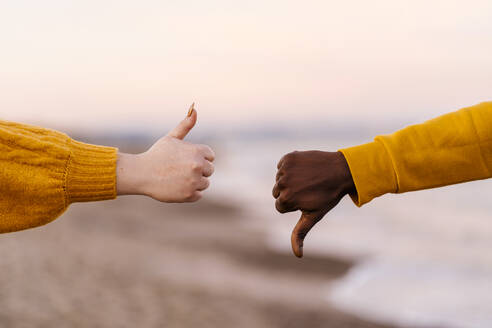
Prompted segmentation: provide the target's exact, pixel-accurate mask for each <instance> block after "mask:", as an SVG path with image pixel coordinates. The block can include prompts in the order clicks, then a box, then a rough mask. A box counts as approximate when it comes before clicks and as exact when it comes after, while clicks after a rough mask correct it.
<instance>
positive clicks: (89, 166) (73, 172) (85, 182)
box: [65, 140, 117, 204]
mask: <svg viewBox="0 0 492 328" xmlns="http://www.w3.org/2000/svg"><path fill="white" fill-rule="evenodd" d="M116 158H117V149H116V148H113V147H104V146H95V145H89V144H86V143H83V142H79V141H75V140H71V143H70V158H69V159H68V165H67V171H66V181H65V195H66V198H67V204H71V203H75V202H91V201H97V200H106V199H114V198H116Z"/></svg>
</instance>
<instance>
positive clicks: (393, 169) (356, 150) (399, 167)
mask: <svg viewBox="0 0 492 328" xmlns="http://www.w3.org/2000/svg"><path fill="white" fill-rule="evenodd" d="M340 151H341V152H342V153H343V154H344V156H345V158H346V160H347V162H348V165H349V168H350V171H351V173H352V177H353V179H354V183H355V186H356V189H357V193H356V194H353V195H351V197H352V199H353V200H354V202H355V204H356V205H358V206H362V205H363V204H365V203H367V202H369V201H371V200H372V199H373V198H375V197H378V196H381V195H383V194H386V193H403V192H407V191H413V190H421V189H427V188H435V187H441V186H445V185H450V184H456V183H460V182H466V181H472V180H479V179H486V178H490V177H491V176H492V175H491V172H492V102H485V103H482V104H479V105H476V106H473V107H468V108H463V109H461V110H458V111H456V112H453V113H449V114H446V115H443V116H440V117H438V118H435V119H433V120H430V121H427V122H425V123H423V124H417V125H413V126H409V127H406V128H404V129H402V130H400V131H398V132H396V133H394V134H391V135H385V136H378V137H376V138H375V139H374V141H373V142H370V143H367V144H364V145H360V146H356V147H351V148H346V149H341V150H340Z"/></svg>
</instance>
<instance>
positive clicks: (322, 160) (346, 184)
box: [273, 151, 355, 257]
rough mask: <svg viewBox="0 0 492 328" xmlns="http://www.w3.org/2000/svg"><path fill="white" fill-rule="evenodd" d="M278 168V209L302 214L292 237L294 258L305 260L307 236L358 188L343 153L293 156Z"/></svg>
mask: <svg viewBox="0 0 492 328" xmlns="http://www.w3.org/2000/svg"><path fill="white" fill-rule="evenodd" d="M277 168H278V172H277V177H276V183H275V186H274V187H273V197H275V198H276V201H275V207H276V208H277V210H278V211H279V212H280V213H287V212H293V211H297V210H300V211H302V214H301V218H300V219H299V221H298V222H297V225H296V226H295V228H294V230H293V231H292V236H291V243H292V250H293V252H294V254H295V255H296V256H297V257H302V255H303V243H304V238H305V237H306V235H307V233H308V232H309V231H310V230H311V228H312V227H313V226H314V225H315V224H316V223H317V222H318V221H320V220H321V219H322V218H323V217H324V216H325V214H326V213H328V212H329V211H330V210H331V209H332V208H333V207H335V206H336V205H337V204H338V202H340V200H341V199H342V198H343V197H344V196H345V195H346V194H348V193H352V192H355V185H354V182H353V180H352V175H351V173H350V169H349V167H348V164H347V161H346V160H345V157H344V156H343V154H342V153H340V152H322V151H303V152H297V151H296V152H292V153H289V154H287V155H285V156H284V157H282V159H281V160H280V162H279V163H278V165H277Z"/></svg>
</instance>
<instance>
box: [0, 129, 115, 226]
mask: <svg viewBox="0 0 492 328" xmlns="http://www.w3.org/2000/svg"><path fill="white" fill-rule="evenodd" d="M116 152H117V150H116V149H115V148H111V147H103V146H94V145H89V144H85V143H82V142H78V141H75V140H72V139H70V138H69V137H68V136H67V135H65V134H63V133H60V132H57V131H53V130H49V129H43V128H38V127H34V126H28V125H22V124H17V123H12V122H6V121H0V232H11V231H17V230H22V229H27V228H33V227H37V226H40V225H43V224H46V223H48V222H50V221H52V220H54V219H55V218H57V217H58V216H59V215H61V214H62V213H63V212H64V211H65V209H66V208H67V207H68V206H69V205H70V204H71V203H74V202H87V201H96V200H104V199H112V198H115V197H116Z"/></svg>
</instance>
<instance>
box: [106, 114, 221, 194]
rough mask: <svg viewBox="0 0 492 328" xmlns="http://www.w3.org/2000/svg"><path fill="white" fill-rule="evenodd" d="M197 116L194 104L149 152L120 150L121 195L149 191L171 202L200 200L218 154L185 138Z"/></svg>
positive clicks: (119, 191) (118, 184)
mask: <svg viewBox="0 0 492 328" xmlns="http://www.w3.org/2000/svg"><path fill="white" fill-rule="evenodd" d="M196 120H197V112H196V110H195V109H194V106H193V105H192V106H191V108H190V110H189V112H188V115H187V116H186V117H185V118H184V119H183V120H182V121H181V122H180V123H179V124H178V125H177V126H176V127H175V128H174V129H173V130H172V131H170V132H169V133H168V134H167V135H166V136H164V137H162V138H161V139H159V140H158V141H157V142H156V143H155V144H154V145H153V146H152V147H151V148H150V149H149V150H147V151H146V152H144V153H142V154H138V155H130V154H122V153H120V154H118V162H117V175H116V176H117V182H116V188H117V193H118V195H129V194H140V195H147V196H150V197H152V198H154V199H157V200H159V201H162V202H168V203H181V202H195V201H197V200H199V199H200V198H201V197H202V191H203V190H205V189H207V188H208V186H209V180H208V177H210V176H211V175H212V173H213V172H214V166H213V164H212V162H213V160H214V157H215V155H214V152H213V151H212V149H211V148H210V147H209V146H206V145H195V144H192V143H189V142H186V141H183V139H184V138H185V137H186V135H187V134H188V132H190V131H191V129H192V128H193V127H194V126H195V123H196Z"/></svg>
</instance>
